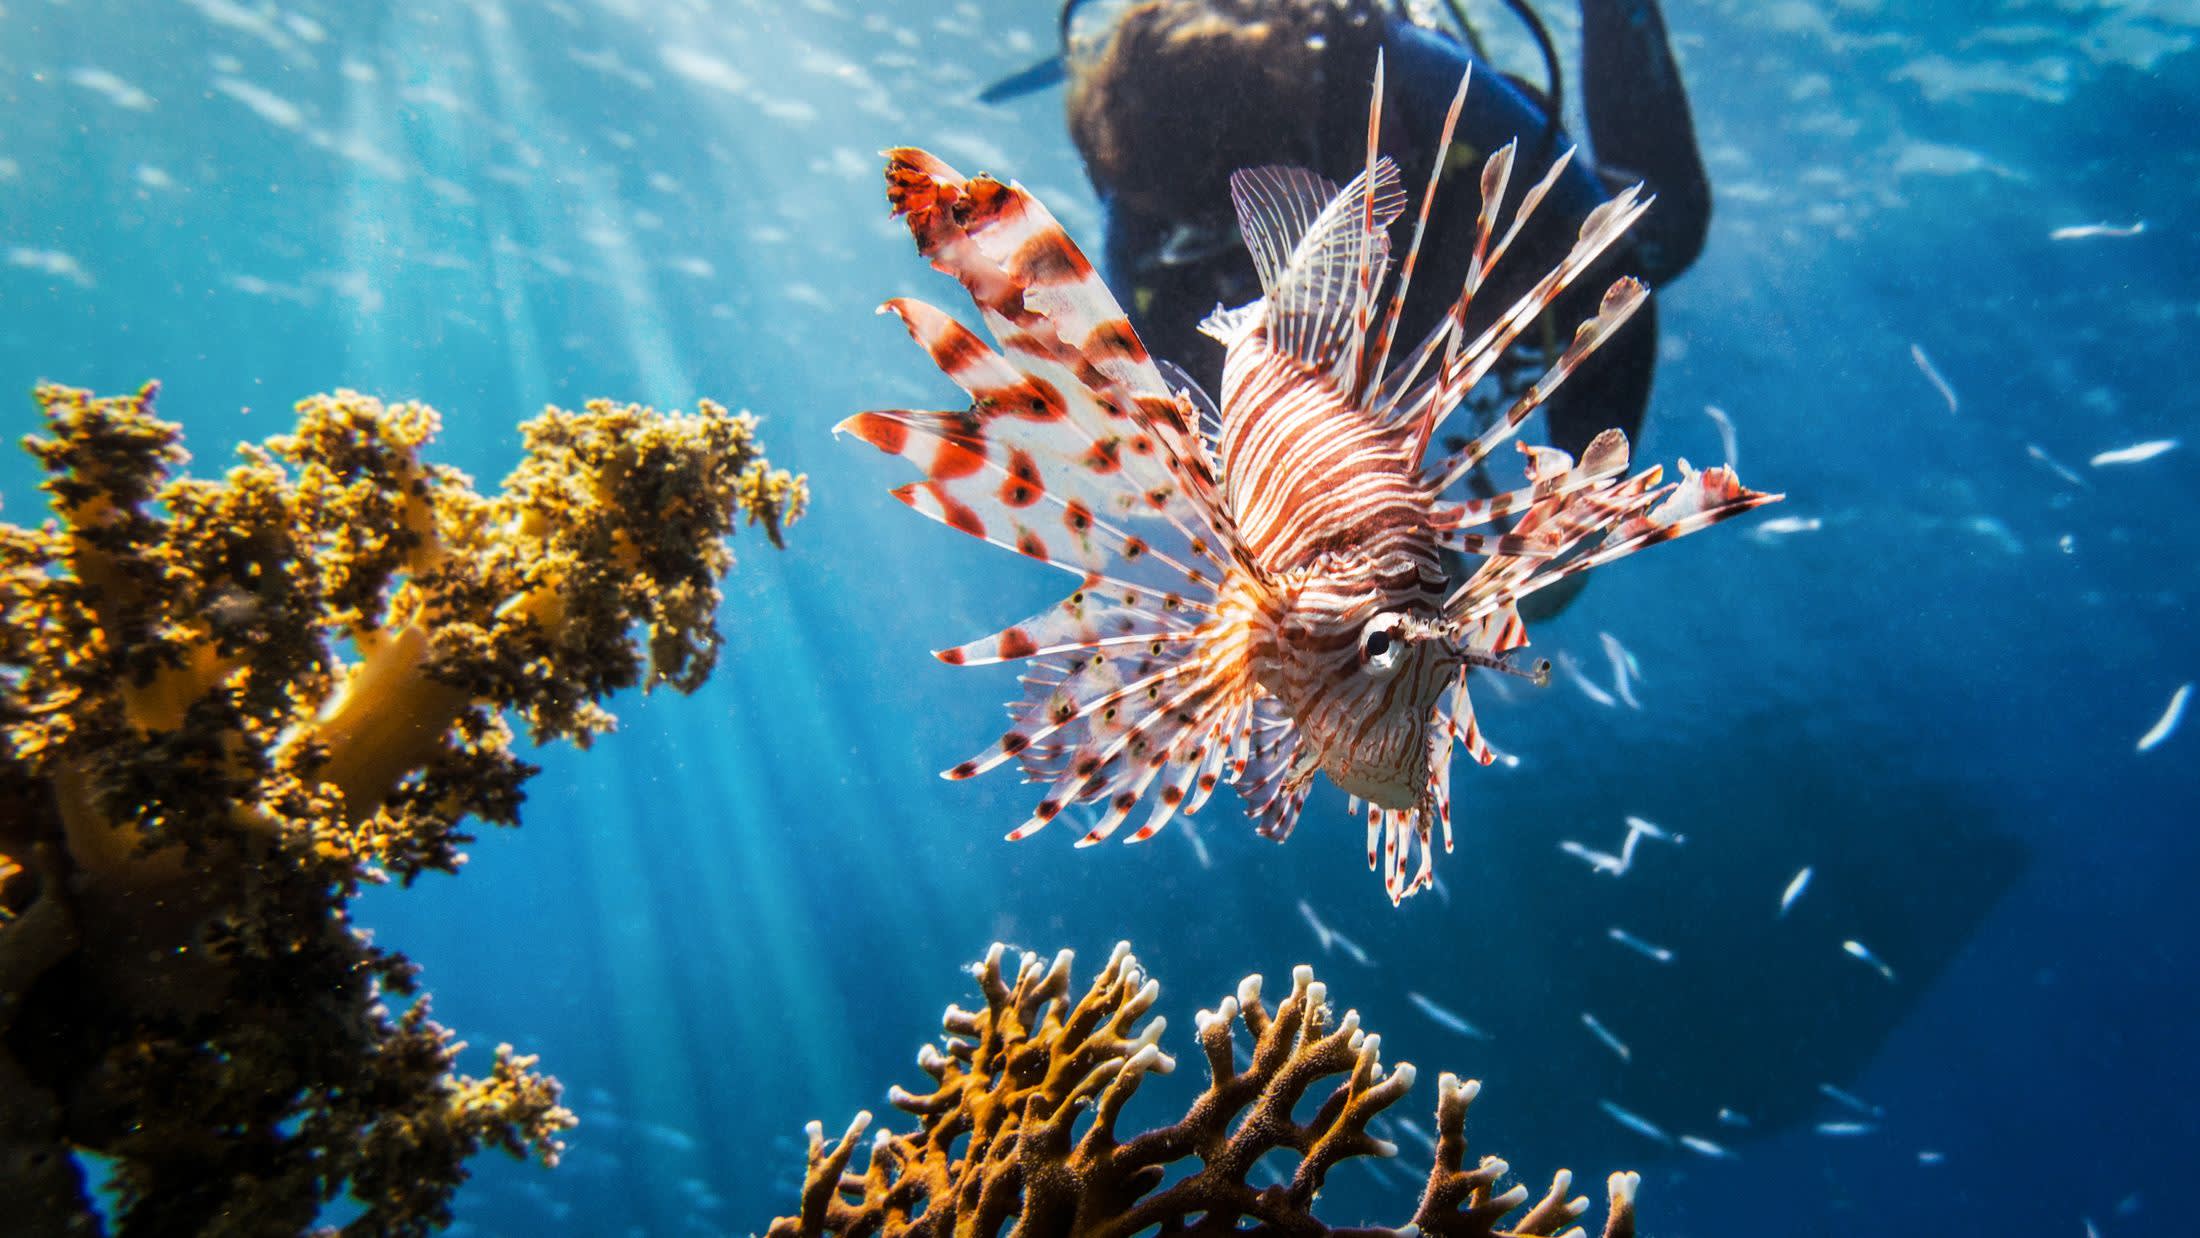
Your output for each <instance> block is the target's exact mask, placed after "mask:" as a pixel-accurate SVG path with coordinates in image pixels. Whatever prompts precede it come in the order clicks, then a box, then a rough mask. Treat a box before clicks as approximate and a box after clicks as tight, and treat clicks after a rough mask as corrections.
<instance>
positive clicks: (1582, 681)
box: [1558, 649, 1619, 709]
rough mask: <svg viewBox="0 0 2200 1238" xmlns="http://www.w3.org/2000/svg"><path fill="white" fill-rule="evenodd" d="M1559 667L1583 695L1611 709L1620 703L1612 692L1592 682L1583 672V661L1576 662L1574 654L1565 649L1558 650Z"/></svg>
mask: <svg viewBox="0 0 2200 1238" xmlns="http://www.w3.org/2000/svg"><path fill="white" fill-rule="evenodd" d="M1558 669H1560V670H1561V671H1564V672H1565V673H1566V678H1568V679H1570V680H1572V681H1573V685H1574V686H1575V687H1576V688H1579V689H1581V694H1582V695H1583V696H1585V697H1588V698H1589V699H1590V700H1592V701H1595V702H1596V703H1597V704H1599V705H1602V706H1604V707H1605V708H1606V709H1611V708H1613V707H1614V706H1617V705H1618V704H1619V701H1617V700H1616V699H1614V698H1613V696H1612V694H1611V693H1609V692H1606V691H1605V690H1604V689H1603V688H1601V687H1598V686H1597V685H1596V684H1595V683H1592V682H1590V679H1589V677H1588V676H1587V675H1585V674H1583V673H1582V670H1581V663H1579V662H1576V661H1575V660H1574V655H1573V654H1571V653H1569V652H1567V651H1566V650H1564V649H1561V650H1559V651H1558Z"/></svg>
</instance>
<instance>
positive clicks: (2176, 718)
mask: <svg viewBox="0 0 2200 1238" xmlns="http://www.w3.org/2000/svg"><path fill="white" fill-rule="evenodd" d="M2191 697H2192V685H2191V684H2189V683H2187V684H2180V685H2179V686H2178V688H2177V691H2175V692H2173V693H2171V694H2170V698H2169V708H2167V709H2165V710H2163V711H2162V716H2161V717H2159V718H2157V719H2155V720H2154V725H2153V726H2150V727H2148V728H2147V733H2146V734H2144V735H2141V736H2140V737H2139V744H2138V750H2139V751H2140V752H2152V751H2154V748H2155V746H2156V745H2158V744H2160V743H2161V742H2162V741H2163V740H2165V739H2168V738H2169V737H2170V736H2171V735H2173V734H2175V733H2176V731H2177V724H2178V723H2180V722H2182V721H2184V720H2185V702H2186V701H2187V700H2190V699H2191Z"/></svg>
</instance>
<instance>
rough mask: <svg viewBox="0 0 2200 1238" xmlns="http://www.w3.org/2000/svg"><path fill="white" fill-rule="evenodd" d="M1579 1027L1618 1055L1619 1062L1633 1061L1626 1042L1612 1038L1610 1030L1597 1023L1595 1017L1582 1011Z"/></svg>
mask: <svg viewBox="0 0 2200 1238" xmlns="http://www.w3.org/2000/svg"><path fill="white" fill-rule="evenodd" d="M1581 1025H1582V1026H1583V1027H1586V1028H1588V1029H1589V1030H1590V1031H1591V1032H1592V1033H1594V1034H1595V1035H1596V1038H1597V1039H1598V1040H1601V1041H1603V1042H1604V1047H1605V1048H1607V1049H1610V1050H1611V1051H1612V1052H1614V1053H1617V1054H1618V1055H1619V1060H1620V1061H1622V1062H1632V1061H1634V1060H1635V1054H1634V1051H1633V1050H1631V1049H1629V1048H1628V1047H1627V1045H1626V1042H1624V1041H1622V1040H1621V1039H1620V1038H1619V1037H1617V1036H1614V1035H1613V1034H1612V1029H1610V1028H1608V1027H1606V1026H1604V1024H1602V1023H1600V1022H1598V1021H1597V1017H1596V1016H1595V1015H1593V1014H1590V1013H1589V1012H1588V1011H1586V1010H1584V1011H1582V1012H1581Z"/></svg>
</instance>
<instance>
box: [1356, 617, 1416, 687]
mask: <svg viewBox="0 0 2200 1238" xmlns="http://www.w3.org/2000/svg"><path fill="white" fill-rule="evenodd" d="M1404 623H1405V616H1404V615H1401V614H1398V613H1397V612H1395V611H1392V612H1389V613H1385V614H1380V615H1377V616H1375V617H1374V618H1373V619H1370V620H1368V621H1367V626H1366V627H1365V628H1363V629H1361V631H1360V669H1361V670H1364V671H1366V672H1367V673H1368V674H1370V675H1388V674H1389V673H1390V672H1391V671H1392V670H1393V669H1395V668H1396V667H1397V665H1398V651H1399V650H1400V649H1402V648H1404V647H1405V639H1404V637H1403V636H1402V635H1401V634H1400V633H1399V631H1398V629H1399V627H1400V626H1401V625H1403V624H1404Z"/></svg>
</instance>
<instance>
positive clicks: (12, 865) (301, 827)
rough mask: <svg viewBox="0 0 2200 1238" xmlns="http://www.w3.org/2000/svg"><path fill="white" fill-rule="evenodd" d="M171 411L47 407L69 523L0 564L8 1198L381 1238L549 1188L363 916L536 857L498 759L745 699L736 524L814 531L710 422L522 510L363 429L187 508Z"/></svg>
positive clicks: (49, 465) (719, 422) (353, 427)
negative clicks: (479, 864)
mask: <svg viewBox="0 0 2200 1238" xmlns="http://www.w3.org/2000/svg"><path fill="white" fill-rule="evenodd" d="M154 394H155V390H154V388H153V387H151V386H148V387H146V388H145V389H144V390H142V391H139V392H138V393H137V394H135V395H132V396H126V397H120V398H113V399H95V398H93V397H92V396H91V395H90V394H88V393H86V392H82V391H75V390H70V389H67V388H62V387H51V386H49V387H41V388H40V389H39V390H38V393H37V395H38V401H39V403H40V405H41V406H42V407H43V409H44V411H45V415H46V423H47V427H48V433H47V435H46V436H45V437H40V438H33V439H31V440H29V441H28V443H27V446H28V447H29V449H30V450H31V452H32V453H33V454H34V455H36V456H37V457H38V458H39V460H40V461H41V463H43V464H44V466H45V467H46V469H47V472H48V475H49V476H48V480H47V481H46V483H45V486H44V489H45V490H46V491H47V493H48V494H49V496H50V497H51V501H52V506H53V511H54V515H55V517H56V519H55V521H54V522H53V523H51V524H49V525H47V526H46V527H43V528H38V529H27V528H19V527H15V526H11V525H4V524H0V1198H7V1199H9V1200H10V1201H11V1203H12V1204H13V1205H14V1206H16V1207H17V1208H18V1209H19V1211H18V1213H17V1215H16V1216H15V1218H14V1219H15V1220H18V1221H21V1222H23V1223H25V1224H28V1225H31V1226H32V1227H34V1228H38V1229H41V1230H50V1231H52V1232H92V1231H93V1230H95V1229H96V1227H97V1225H96V1221H95V1220H94V1219H93V1214H92V1213H91V1211H90V1210H89V1208H88V1207H87V1205H86V1203H85V1200H84V1198H83V1193H82V1186H81V1182H80V1180H79V1175H78V1173H77V1172H76V1169H75V1166H74V1162H73V1161H72V1159H71V1158H70V1156H69V1155H68V1153H69V1152H70V1151H71V1150H72V1149H87V1150H91V1151H96V1152H98V1153H100V1154H102V1155H104V1156H107V1157H109V1158H111V1159H112V1160H113V1162H114V1177H113V1181H114V1184H115V1188H116V1190H117V1192H118V1194H119V1196H120V1198H121V1201H122V1210H121V1215H120V1229H121V1230H122V1232H124V1233H170V1232H200V1233H238V1234H246V1233H252V1234H257V1233H267V1232H283V1231H295V1230H299V1229H302V1228H304V1227H307V1226H309V1225H311V1224H312V1223H313V1220H314V1218H315V1216H316V1215H317V1214H318V1212H319V1210H320V1208H321V1206H322V1205H323V1204H324V1203H327V1202H328V1201H331V1200H334V1199H337V1198H339V1197H341V1196H343V1195H345V1194H347V1193H348V1194H350V1195H351V1196H352V1197H353V1198H354V1199H355V1200H356V1201H358V1202H359V1203H360V1204H362V1205H363V1206H364V1212H363V1213H362V1214H361V1215H360V1217H359V1219H358V1220H357V1221H356V1222H355V1223H354V1224H353V1226H352V1227H351V1228H353V1229H355V1230H356V1231H357V1232H361V1233H369V1232H373V1233H384V1232H389V1233H418V1232H422V1231H423V1230H424V1229H425V1228H427V1227H429V1226H431V1225H433V1224H435V1223H437V1222H438V1221H440V1220H443V1219H446V1218H447V1216H448V1200H449V1197H450V1194H451V1192H452V1191H453V1190H454V1189H455V1188H456V1187H457V1185H458V1184H459V1183H460V1182H461V1181H463V1179H464V1177H465V1170H464V1168H463V1162H464V1161H465V1159H466V1158H467V1157H468V1156H470V1155H472V1154H473V1153H474V1152H475V1151H476V1150H478V1149H479V1148H481V1147H482V1146H485V1145H488V1146H497V1147H502V1148H504V1149H506V1150H507V1151H511V1152H514V1153H516V1154H522V1153H525V1152H527V1151H530V1150H532V1151H533V1152H535V1153H536V1154H537V1155H539V1156H541V1157H542V1158H544V1159H545V1160H551V1159H554V1158H555V1156H556V1154H557V1150H558V1146H559V1145H558V1143H557V1139H556V1136H557V1133H558V1132H559V1131H560V1130H562V1129H563V1128H564V1127H566V1126H569V1125H571V1123H572V1116H571V1115H570V1114H568V1113H567V1112H566V1111H565V1110H563V1109H562V1108H560V1107H558V1105H557V1090H556V1084H555V1082H554V1081H552V1080H549V1079H548V1078H546V1077H544V1076H541V1075H538V1074H535V1073H534V1072H533V1070H532V1067H533V1064H534V1063H533V1059H532V1058H528V1057H521V1056H516V1055H514V1054H513V1053H512V1052H511V1051H510V1050H509V1048H508V1047H507V1048H505V1049H501V1050H500V1051H499V1053H498V1055H497V1059H496V1064H495V1067H494V1069H493V1070H492V1072H491V1074H490V1075H489V1076H488V1077H487V1078H486V1079H467V1078H461V1077H459V1076H457V1075H456V1074H455V1073H454V1069H453V1067H454V1063H455V1061H456V1056H457V1053H458V1050H459V1048H460V1047H461V1046H460V1045H458V1044H457V1043H456V1042H454V1041H453V1040H452V1039H451V1037H450V1035H449V1034H448V1033H447V1032H446V1031H445V1030H444V1029H442V1028H440V1027H438V1026H436V1025H435V1024H434V1023H432V1022H430V1021H428V1019H427V1008H426V1004H425V999H424V998H422V999H419V1000H416V1001H414V1002H412V1003H411V1004H410V1005H409V1006H408V1008H406V1009H405V1010H404V1011H403V1012H402V1013H399V1014H395V1015H393V1014H392V1013H391V1011H390V1010H389V1009H388V1008H387V1007H386V1006H385V1005H384V1004H383V1001H384V999H385V998H388V997H391V996H398V997H405V996H411V995H413V993H414V989H413V980H412V976H413V969H412V967H411V965H410V964H409V963H408V962H407V961H406V960H405V959H404V958H403V957H402V956H401V955H397V954H394V953H389V952H385V951H381V950H377V949H375V948H373V947H372V946H370V945H368V944H367V942H366V941H365V939H364V937H363V936H362V935H360V934H358V933H357V932H355V931H354V930H353V929H352V928H351V926H350V924H349V922H348V920H347V918H346V904H347V900H348V899H349V897H350V896H351V895H352V894H353V893H355V892H356V889H357V887H358V885H359V884H360V883H362V882H375V881H383V880H386V879H388V878H389V877H390V876H393V875H394V876H396V877H398V878H400V879H402V880H405V881H410V880H411V879H412V878H413V877H415V876H417V875H418V874H419V873H421V872H424V871H431V870H434V871H452V870H455V869H456V868H457V866H458V865H459V864H460V863H461V862H462V861H463V858H464V857H463V855H462V854H461V851H460V848H461V847H462V846H463V845H464V844H465V843H466V842H468V841H469V836H468V835H467V834H466V833H465V832H464V829H465V825H466V822H467V821H468V820H469V819H470V818H474V817H479V818H481V819H484V820H488V821H491V822H494V823H500V824H509V823H512V822H514V821H515V820H516V818H517V813H518V810H519V805H520V802H521V799H522V798H523V791H522V787H523V784H524V783H525V781H526V780H527V778H528V777H529V776H530V775H531V774H532V773H533V769H532V768H531V767H530V766H528V765H527V764H526V763H525V762H523V761H521V760H520V759H519V758H518V757H516V756H515V755H514V754H513V753H512V751H511V740H512V728H511V726H510V725H509V724H508V722H507V719H508V718H509V719H512V720H515V721H517V722H519V723H521V724H524V725H525V726H526V727H527V728H528V730H529V732H530V733H531V734H532V736H533V737H534V738H535V739H536V740H538V741H544V740H552V739H561V738H562V739H570V740H573V741H575V742H578V743H583V744H585V743H586V742H587V741H588V739H589V738H590V737H591V736H592V735H594V734H595V733H597V732H599V731H601V730H603V729H605V728H606V727H608V726H609V725H611V721H612V720H611V716H610V715H609V714H608V713H606V712H605V711H604V710H603V708H602V706H601V704H600V701H601V700H602V698H604V697H605V696H606V695H608V694H609V693H611V692H614V691H617V690H619V689H621V688H626V687H631V686H634V685H637V684H640V685H643V686H655V685H656V684H660V683H663V684H669V685H671V686H673V687H675V688H677V689H680V690H683V691H685V690H689V689H692V688H694V687H695V686H696V685H698V684H700V683H701V682H702V680H703V678H704V677H705V676H706V675H707V674H708V673H709V672H710V669H711V667H712V665H713V663H714V661H715V659H716V656H717V650H718V643H719V635H718V630H717V626H716V618H715V616H716V612H717V608H718V604H719V600H720V599H719V593H718V587H717V581H718V579H719V578H720V577H721V576H722V575H723V574H724V572H725V571H726V570H727V569H728V568H729V567H730V566H731V564H732V553H731V551H730V550H729V548H728V546H727V544H726V542H727V538H728V537H729V536H730V535H731V534H732V533H733V531H734V529H735V527H736V524H737V522H739V521H741V520H743V519H746V520H747V521H749V522H750V523H761V524H762V525H763V526H764V528H765V532H766V534H767V535H768V536H769V537H770V538H771V539H772V540H773V541H774V542H775V543H776V542H777V541H778V540H779V535H780V530H781V528H782V527H784V526H785V525H787V524H790V523H792V522H793V521H794V520H795V519H796V518H797V517H798V516H799V515H800V514H801V511H802V507H803V503H804V501H805V499H806V490H805V486H804V482H803V479H802V478H800V477H791V476H789V475H788V474H786V473H784V472H781V471H777V470H774V469H772V468H771V467H770V465H769V463H768V462H767V461H765V459H764V458H763V455H762V449H761V447H760V445H759V444H758V443H757V442H756V439H755V422H754V420H753V419H752V418H750V417H748V416H746V415H736V414H732V413H729V412H727V411H726V410H725V409H723V408H721V407H719V406H718V405H715V404H711V403H709V402H704V403H703V404H702V405H701V406H700V407H699V408H698V409H697V411H696V412H695V413H694V414H692V415H684V416H683V415H666V414H661V413H657V412H655V411H653V410H650V409H646V408H640V407H636V406H632V405H614V404H610V403H603V402H599V403H594V404H590V405H589V406H588V407H587V408H586V409H585V410H584V411H581V412H566V411H563V410H558V409H551V410H548V411H546V412H545V413H544V414H543V415H542V416H541V417H539V418H537V419H536V420H534V421H532V422H529V423H527V425H526V426H525V427H524V432H525V446H526V456H525V459H524V461H523V463H522V464H521V465H520V467H519V468H518V469H517V470H516V471H515V472H514V473H513V474H512V475H511V477H509V478H508V479H507V480H506V482H505V485H504V487H503V489H502V491H501V492H500V493H498V494H495V495H488V496H484V495H480V494H477V493H475V491H474V490H473V489H472V486H471V484H470V482H469V481H468V479H467V478H466V477H464V476H463V475H461V474H459V473H457V472H455V471H453V470H451V469H448V468H443V467H439V466H436V465H433V464H429V463H427V462H425V461H424V460H423V459H422V458H421V455H420V452H421V449H422V448H423V447H424V446H426V445H427V444H428V442H429V441H430V439H432V437H433V436H434V434H435V431H436V428H437V416H436V414H435V412H434V410H432V409H429V408H427V407H425V406H422V405H417V404H401V405H384V404H381V403H380V402H378V401H376V400H373V399H371V398H369V397H366V396H362V395H358V394H355V393H351V392H338V393H337V394H335V395H333V396H319V397H315V398H313V399H310V400H307V401H305V402H303V403H301V404H300V405H299V406H298V423H297V428H296V430H295V431H294V432H293V433H291V434H288V435H284V436H281V437H278V438H274V439H270V440H268V441H267V442H266V443H264V444H262V445H260V446H257V447H252V446H248V447H245V448H243V449H241V451H240V457H241V458H240V460H239V463H238V464H237V465H236V466H235V467H234V468H232V469H231V470H230V471H229V473H228V474H227V475H226V476H225V477H222V478H220V479H218V480H208V479H192V478H185V477H179V476H176V471H177V470H178V469H179V468H180V467H181V466H182V465H183V464H184V463H185V460H186V457H185V455H184V452H183V450H182V445H181V436H180V432H179V430H178V428H177V427H176V426H174V425H172V424H170V423H167V422H163V421H161V420H159V419H157V418H156V417H155V416H154V415H153V409H152V404H153V397H154Z"/></svg>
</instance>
